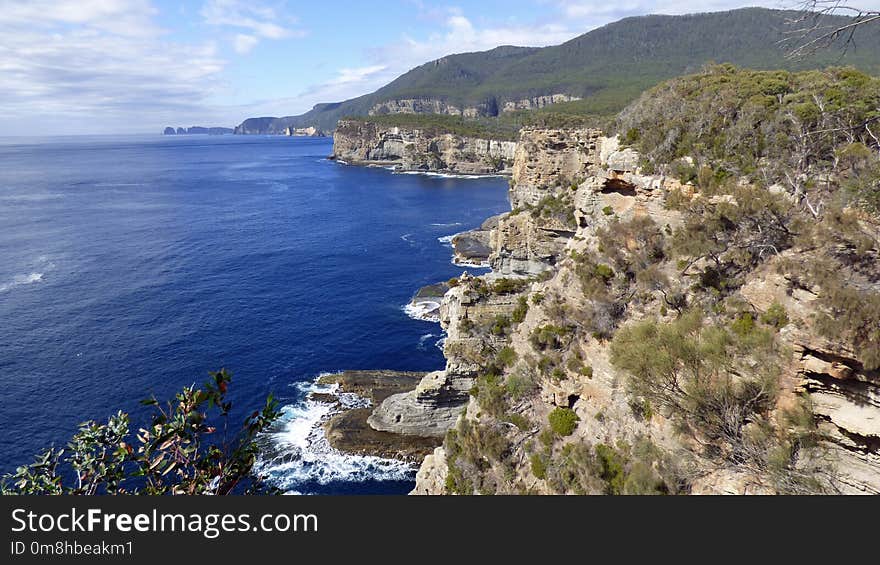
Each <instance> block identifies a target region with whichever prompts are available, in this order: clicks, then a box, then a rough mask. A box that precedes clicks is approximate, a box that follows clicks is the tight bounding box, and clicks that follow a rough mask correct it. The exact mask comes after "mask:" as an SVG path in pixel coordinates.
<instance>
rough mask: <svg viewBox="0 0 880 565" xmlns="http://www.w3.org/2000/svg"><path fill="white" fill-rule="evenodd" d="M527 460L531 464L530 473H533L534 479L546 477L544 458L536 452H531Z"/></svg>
mask: <svg viewBox="0 0 880 565" xmlns="http://www.w3.org/2000/svg"><path fill="white" fill-rule="evenodd" d="M529 462H530V463H531V466H532V474H533V475H535V478H536V479H544V478H546V477H547V462H546V461H545V460H544V457H542V456H541V455H540V454H538V453H533V454H532V455H531V457H529Z"/></svg>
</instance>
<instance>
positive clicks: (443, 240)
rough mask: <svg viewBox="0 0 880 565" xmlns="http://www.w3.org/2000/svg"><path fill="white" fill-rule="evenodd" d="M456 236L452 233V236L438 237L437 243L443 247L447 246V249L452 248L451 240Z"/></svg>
mask: <svg viewBox="0 0 880 565" xmlns="http://www.w3.org/2000/svg"><path fill="white" fill-rule="evenodd" d="M457 235H458V234H457V233H454V234H452V235H444V236H443V237H438V238H437V241H439V242H440V243H442V244H443V245H448V246H449V247H452V240H453V239H455V237H456V236H457Z"/></svg>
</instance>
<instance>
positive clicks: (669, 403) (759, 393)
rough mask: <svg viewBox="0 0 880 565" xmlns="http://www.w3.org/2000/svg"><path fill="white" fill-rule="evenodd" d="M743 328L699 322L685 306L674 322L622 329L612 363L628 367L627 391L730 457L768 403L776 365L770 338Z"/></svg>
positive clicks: (772, 394)
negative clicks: (739, 330) (664, 409)
mask: <svg viewBox="0 0 880 565" xmlns="http://www.w3.org/2000/svg"><path fill="white" fill-rule="evenodd" d="M740 319H743V318H740ZM750 332H751V333H750V334H748V335H746V336H745V337H740V336H739V335H738V334H737V333H731V332H729V331H728V330H727V329H726V328H724V327H723V326H711V325H705V324H704V322H703V317H702V313H700V312H698V311H691V312H687V313H685V314H684V315H683V316H682V317H681V318H679V319H678V320H675V321H674V322H670V323H658V322H653V321H648V322H642V323H639V324H635V325H632V326H628V327H625V328H623V329H621V330H620V331H618V332H617V335H616V336H615V337H614V341H613V342H612V344H611V362H612V364H614V366H615V367H617V368H618V369H621V370H623V371H625V372H627V373H628V374H629V377H628V379H627V389H628V391H629V393H630V394H631V395H632V396H633V397H635V398H636V399H644V400H647V401H649V402H650V403H651V405H652V406H653V405H657V406H664V407H668V408H669V409H671V411H672V413H673V416H674V417H675V418H677V419H678V421H679V423H680V424H681V426H682V429H683V430H684V431H687V432H688V433H690V434H692V435H694V436H698V437H699V438H701V440H702V441H708V442H711V443H712V444H713V445H716V446H718V448H719V450H721V452H720V453H719V455H722V456H724V457H733V458H736V457H739V456H740V455H738V454H739V453H741V449H742V447H743V444H744V437H743V428H744V427H745V425H746V424H747V423H748V422H749V421H752V420H753V419H755V418H760V417H765V416H766V415H767V414H768V411H769V410H770V409H771V407H772V406H773V404H774V402H775V393H776V388H777V381H778V375H779V371H780V368H779V367H780V360H779V354H778V352H777V350H776V348H775V345H774V342H773V340H772V338H771V339H769V340H768V339H765V336H764V335H761V334H762V332H760V331H757V330H753V331H752V330H750ZM758 338H760V339H758Z"/></svg>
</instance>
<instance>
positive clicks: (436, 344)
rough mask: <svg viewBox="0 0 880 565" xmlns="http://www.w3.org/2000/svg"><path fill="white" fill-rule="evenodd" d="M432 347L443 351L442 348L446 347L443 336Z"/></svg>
mask: <svg viewBox="0 0 880 565" xmlns="http://www.w3.org/2000/svg"><path fill="white" fill-rule="evenodd" d="M434 345H435V346H436V347H437V349H439V350H440V351H443V346H444V345H446V336H445V335H444V336H443V337H441V338H440V339H438V340H437V342H436V343H435V344H434Z"/></svg>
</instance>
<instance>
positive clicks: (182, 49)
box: [0, 0, 880, 135]
mask: <svg viewBox="0 0 880 565" xmlns="http://www.w3.org/2000/svg"><path fill="white" fill-rule="evenodd" d="M866 3H867V4H870V3H873V4H878V3H880V0H863V4H866ZM753 5H763V6H766V7H773V8H779V7H791V6H793V5H796V0H764V1H761V0H751V1H737V0H702V1H700V2H687V1H684V0H617V1H609V0H479V1H476V0H475V1H458V2H452V3H449V2H443V1H437V2H432V1H429V0H381V1H379V0H374V1H372V2H365V1H354V0H352V1H342V2H333V1H330V0H325V1H308V2H306V1H302V0H286V1H285V0H192V1H188V2H172V1H168V0H0V135H68V134H101V133H151V132H158V131H161V129H162V128H164V127H165V126H166V125H172V126H175V127H176V126H191V125H203V126H226V127H232V126H234V125H236V124H238V123H240V122H241V121H242V120H244V119H245V118H248V117H256V116H286V115H295V114H300V113H302V112H305V111H307V110H309V109H310V108H311V107H312V106H313V105H314V104H316V103H319V102H334V101H341V100H345V99H347V98H352V97H354V96H358V95H361V94H366V93H368V92H371V91H373V90H375V89H376V88H378V87H380V86H382V85H384V84H386V83H388V82H390V81H391V80H393V79H394V78H395V77H397V76H399V75H400V74H402V73H404V72H406V71H407V70H409V69H411V68H413V67H415V66H418V65H420V64H422V63H425V62H428V61H430V60H433V59H437V58H439V57H442V56H444V55H448V54H451V53H461V52H467V51H479V50H485V49H491V48H493V47H496V46H498V45H522V46H536V47H540V46H546V45H555V44H559V43H562V42H564V41H566V40H568V39H571V38H573V37H575V36H577V35H580V34H582V33H585V32H587V31H589V30H591V29H594V28H596V27H599V26H602V25H604V24H606V23H610V22H613V21H616V20H619V19H621V18H624V17H627V16H634V15H644V14H683V13H692V12H697V11H719V10H727V9H733V8H738V7H743V6H753Z"/></svg>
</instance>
